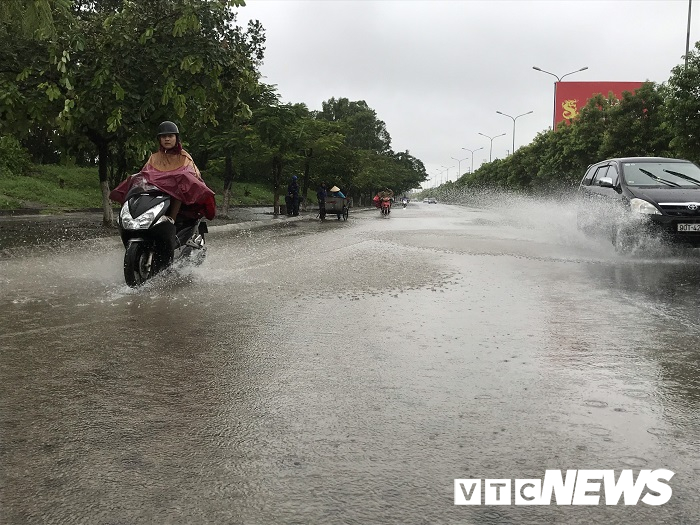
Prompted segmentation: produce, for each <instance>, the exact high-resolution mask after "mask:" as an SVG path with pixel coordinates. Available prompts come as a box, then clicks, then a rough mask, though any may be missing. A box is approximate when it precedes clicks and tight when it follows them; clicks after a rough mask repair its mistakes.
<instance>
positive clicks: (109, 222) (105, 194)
mask: <svg viewBox="0 0 700 525" xmlns="http://www.w3.org/2000/svg"><path fill="white" fill-rule="evenodd" d="M100 188H101V189H102V212H103V214H102V224H103V225H104V226H114V214H113V213H112V205H111V204H110V202H109V182H107V181H106V180H103V181H101V182H100Z"/></svg>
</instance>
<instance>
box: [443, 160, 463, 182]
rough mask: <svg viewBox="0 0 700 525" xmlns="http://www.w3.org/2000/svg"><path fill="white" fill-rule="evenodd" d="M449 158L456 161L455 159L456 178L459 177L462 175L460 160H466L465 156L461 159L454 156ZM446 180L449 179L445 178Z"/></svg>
mask: <svg viewBox="0 0 700 525" xmlns="http://www.w3.org/2000/svg"><path fill="white" fill-rule="evenodd" d="M450 158H451V159H452V160H456V161H457V178H460V177H461V176H462V161H463V160H467V157H465V158H463V159H456V158H454V157H450ZM447 180H450V179H447Z"/></svg>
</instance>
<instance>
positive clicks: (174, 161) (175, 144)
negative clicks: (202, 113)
mask: <svg viewBox="0 0 700 525" xmlns="http://www.w3.org/2000/svg"><path fill="white" fill-rule="evenodd" d="M156 137H157V138H158V145H159V148H158V151H156V152H155V153H152V154H151V156H150V157H149V158H148V161H146V164H145V166H144V167H143V170H146V169H147V168H148V167H149V166H150V167H152V168H153V169H155V170H157V171H171V170H175V169H178V168H182V167H184V166H191V167H192V168H193V170H194V174H195V176H196V177H197V178H198V179H199V180H202V174H201V173H200V172H199V168H197V165H196V164H195V163H194V160H193V159H192V156H191V155H190V154H189V153H187V152H186V151H185V150H184V149H182V143H181V142H180V130H179V129H178V127H177V125H176V124H175V123H174V122H171V121H169V120H166V121H164V122H161V123H160V125H159V126H158V134H157V135H156ZM143 170H141V171H143ZM181 206H182V201H180V200H178V199H176V198H174V197H171V199H170V208H169V209H168V212H167V213H166V216H167V217H168V219H169V220H170V222H171V223H172V224H175V219H177V214H178V213H179V212H180V207H181Z"/></svg>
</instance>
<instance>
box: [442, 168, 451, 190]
mask: <svg viewBox="0 0 700 525" xmlns="http://www.w3.org/2000/svg"><path fill="white" fill-rule="evenodd" d="M445 172H447V178H448V179H449V178H450V168H448V167H447V166H442V171H441V172H440V181H443V180H445V178H444V177H443V175H444V174H445ZM440 185H441V186H442V182H440Z"/></svg>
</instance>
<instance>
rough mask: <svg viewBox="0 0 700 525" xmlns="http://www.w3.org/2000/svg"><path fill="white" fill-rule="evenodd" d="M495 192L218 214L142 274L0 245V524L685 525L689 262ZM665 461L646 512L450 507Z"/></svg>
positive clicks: (690, 435)
mask: <svg viewBox="0 0 700 525" xmlns="http://www.w3.org/2000/svg"><path fill="white" fill-rule="evenodd" d="M507 204H508V205H507V206H503V207H502V208H500V207H496V208H493V207H492V208H489V209H475V208H466V207H458V206H447V205H443V204H438V205H434V204H432V205H424V204H413V203H412V204H410V205H409V206H408V208H406V209H401V208H397V209H395V210H394V211H392V214H391V218H390V219H383V218H380V217H379V213H378V212H376V213H375V212H374V211H372V212H361V213H354V214H353V213H351V215H350V220H349V221H347V222H342V221H340V222H336V221H328V222H327V223H324V224H319V223H317V222H314V221H308V222H298V223H291V224H288V225H287V226H286V227H280V228H276V229H268V230H255V231H249V232H226V233H216V232H214V233H213V234H211V235H210V238H209V245H210V256H209V258H208V260H207V262H206V263H205V264H204V265H203V266H202V267H200V268H196V269H186V268H184V269H180V270H179V271H177V272H176V273H175V274H172V275H169V276H166V277H163V278H158V279H156V280H154V281H153V282H151V283H149V284H148V285H146V286H145V287H143V288H142V289H140V290H130V289H128V288H127V287H126V286H124V285H123V284H122V283H123V280H122V276H121V263H120V261H121V256H122V250H121V248H120V245H119V244H118V241H117V240H116V239H102V240H96V241H91V242H86V243H85V244H82V245H80V249H78V250H75V251H72V252H67V253H59V252H56V251H51V252H49V251H45V252H41V253H37V254H35V255H33V256H32V257H28V258H22V259H19V258H17V259H8V260H3V261H0V307H1V308H2V311H3V321H2V324H1V325H0V352H1V359H2V361H1V368H0V399H1V403H2V411H1V415H0V425H1V429H2V430H1V434H0V458H1V462H2V466H3V468H2V476H1V477H0V521H1V522H2V523H52V522H71V523H79V522H85V523H246V524H248V523H397V524H399V523H401V524H413V523H544V522H547V523H553V522H557V523H586V524H587V523H595V522H608V523H630V522H637V523H697V516H698V515H700V496H699V495H698V492H697V487H698V485H699V483H698V479H699V476H700V417H699V416H698V409H699V407H700V375H699V374H698V372H699V364H698V363H699V358H700V345H699V344H698V343H700V328H699V323H698V302H699V298H700V294H699V291H700V271H699V270H700V259H699V258H698V256H697V255H696V254H694V253H692V252H688V253H681V254H677V253H676V254H674V255H665V252H663V251H656V252H652V253H637V254H633V255H632V256H628V257H622V256H618V255H616V254H615V253H614V251H613V249H612V247H611V246H608V245H607V244H606V243H604V242H600V241H597V240H595V239H589V238H586V237H584V236H582V235H581V234H579V233H578V232H577V231H576V227H575V220H574V218H573V215H571V214H569V212H568V210H567V209H566V207H565V206H563V205H562V206H561V209H560V210H558V211H559V213H558V214H557V217H558V220H557V221H556V222H554V221H552V220H551V216H552V214H551V213H549V214H548V215H544V214H542V213H541V212H538V211H537V210H539V209H542V207H541V206H539V207H538V206H537V203H534V202H532V201H529V200H527V199H515V200H513V201H510V202H508V203H507ZM548 209H549V210H550V211H551V209H552V207H551V206H549V207H548ZM660 468H666V469H670V470H672V471H673V472H675V476H674V478H673V479H672V480H671V482H670V485H671V487H672V489H673V496H672V498H671V500H670V501H669V502H668V503H667V504H665V505H663V506H660V507H655V506H649V505H645V504H643V503H639V504H638V505H635V506H625V505H618V506H606V505H604V504H603V505H600V506H584V507H571V506H556V505H552V506H538V507H521V506H505V507H503V506H480V507H477V506H469V507H465V506H454V505H453V480H454V479H455V478H475V479H487V478H488V479H498V478H505V479H516V478H542V477H543V475H544V471H545V470H547V469H563V470H565V469H615V470H616V471H617V472H619V471H620V470H622V469H634V470H635V472H638V471H639V469H660Z"/></svg>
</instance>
